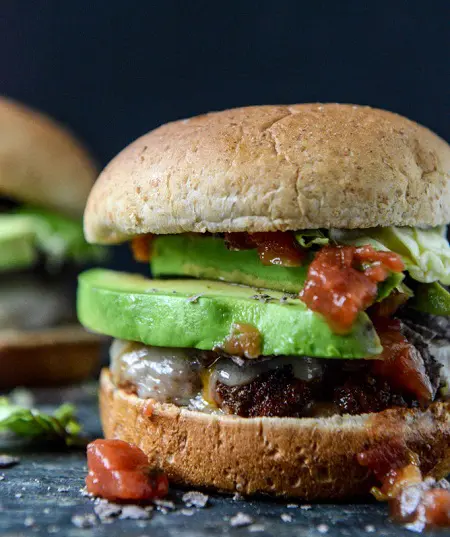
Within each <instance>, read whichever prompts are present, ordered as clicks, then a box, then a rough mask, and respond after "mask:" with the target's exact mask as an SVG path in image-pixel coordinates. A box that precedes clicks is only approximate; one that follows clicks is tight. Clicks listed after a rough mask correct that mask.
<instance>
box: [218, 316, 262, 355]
mask: <svg viewBox="0 0 450 537" xmlns="http://www.w3.org/2000/svg"><path fill="white" fill-rule="evenodd" d="M220 349H221V350H223V351H224V352H226V353H227V354H231V355H233V356H241V357H244V356H245V357H246V358H258V357H259V356H260V354H261V334H260V332H259V330H258V329H257V328H256V327H254V326H253V325H251V324H245V323H234V324H233V326H232V328H231V333H230V335H229V336H227V337H226V338H225V340H224V342H223V344H222V345H221V347H220Z"/></svg>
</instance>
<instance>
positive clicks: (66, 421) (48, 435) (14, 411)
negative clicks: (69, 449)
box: [0, 397, 86, 446]
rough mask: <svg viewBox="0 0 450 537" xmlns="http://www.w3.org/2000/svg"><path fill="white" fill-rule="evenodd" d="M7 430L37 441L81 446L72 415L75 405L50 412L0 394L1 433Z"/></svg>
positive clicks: (75, 422)
mask: <svg viewBox="0 0 450 537" xmlns="http://www.w3.org/2000/svg"><path fill="white" fill-rule="evenodd" d="M5 431H7V432H10V433H13V434H15V435H17V436H21V437H26V438H28V439H31V440H35V441H40V442H53V443H57V444H65V445H66V446H82V445H85V444H86V440H85V439H84V438H83V437H82V436H81V431H82V428H81V425H80V423H79V422H78V420H77V419H76V416H75V407H74V406H73V405H70V404H64V405H61V406H60V407H59V408H58V409H57V410H55V412H54V413H53V415H50V414H46V413H45V412H41V411H39V410H36V409H29V408H24V407H21V406H18V405H14V404H12V403H10V401H9V400H8V398H6V397H0V432H5Z"/></svg>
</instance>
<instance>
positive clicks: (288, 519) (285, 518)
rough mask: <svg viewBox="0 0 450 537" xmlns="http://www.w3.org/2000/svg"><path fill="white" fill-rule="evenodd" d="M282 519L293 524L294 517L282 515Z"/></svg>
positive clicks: (286, 514)
mask: <svg viewBox="0 0 450 537" xmlns="http://www.w3.org/2000/svg"><path fill="white" fill-rule="evenodd" d="M280 518H281V520H282V521H283V522H292V515H289V514H288V513H282V514H281V517H280Z"/></svg>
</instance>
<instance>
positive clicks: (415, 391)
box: [372, 318, 434, 404]
mask: <svg viewBox="0 0 450 537" xmlns="http://www.w3.org/2000/svg"><path fill="white" fill-rule="evenodd" d="M374 324H375V328H376V330H377V333H378V335H379V336H380V340H381V344H382V346H383V352H382V353H381V355H380V358H381V359H380V360H374V361H373V365H372V373H373V374H374V375H375V376H376V377H380V378H383V379H385V380H387V381H388V382H389V384H390V385H391V386H392V387H393V388H394V389H398V390H401V391H402V392H406V393H409V394H411V395H414V397H415V398H416V399H417V400H418V401H419V402H420V403H422V404H426V403H430V402H431V401H432V400H433V396H434V390H433V387H432V385H431V381H430V377H429V375H428V374H427V371H426V369H425V365H424V361H423V358H422V356H421V354H420V352H419V351H418V349H416V347H415V346H414V345H412V344H411V343H410V342H409V341H408V340H407V338H406V337H405V336H404V335H403V334H402V332H401V322H400V321H399V320H398V319H389V318H384V319H381V318H380V319H375V321H374Z"/></svg>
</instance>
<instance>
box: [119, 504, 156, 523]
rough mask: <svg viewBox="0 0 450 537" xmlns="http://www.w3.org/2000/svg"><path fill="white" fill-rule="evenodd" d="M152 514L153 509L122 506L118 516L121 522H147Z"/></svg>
mask: <svg viewBox="0 0 450 537" xmlns="http://www.w3.org/2000/svg"><path fill="white" fill-rule="evenodd" d="M152 512H153V507H152V506H150V507H141V506H139V505H124V506H123V507H122V511H121V513H120V514H119V518H120V519H121V520H125V519H129V520H148V519H149V518H150V517H151V515H152Z"/></svg>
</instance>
